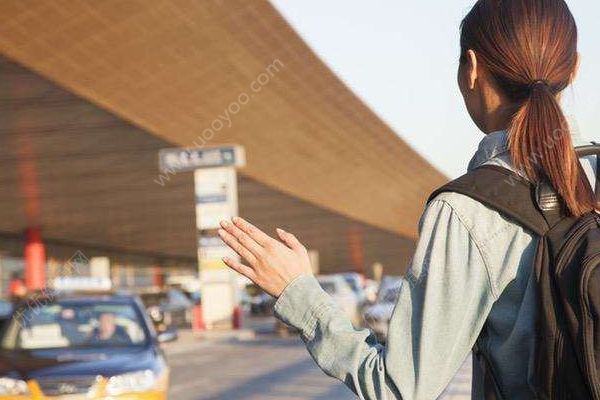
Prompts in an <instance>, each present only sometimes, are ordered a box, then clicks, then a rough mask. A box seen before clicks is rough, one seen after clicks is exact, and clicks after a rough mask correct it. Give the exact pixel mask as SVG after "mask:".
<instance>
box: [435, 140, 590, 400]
mask: <svg viewBox="0 0 600 400" xmlns="http://www.w3.org/2000/svg"><path fill="white" fill-rule="evenodd" d="M576 151H577V154H578V156H579V157H586V156H591V155H597V156H598V161H597V163H596V164H597V171H596V189H595V190H596V197H597V198H598V199H599V200H600V145H599V144H594V145H588V146H583V147H578V148H577V149H576ZM442 192H456V193H460V194H463V195H466V196H469V197H471V198H473V199H475V200H477V201H479V202H481V203H483V204H484V205H486V206H488V207H490V208H492V209H494V210H496V211H498V212H499V213H501V214H502V215H503V216H505V217H507V218H509V219H511V220H512V221H515V222H516V223H518V224H519V225H521V226H522V227H523V228H525V229H528V230H529V231H531V232H534V233H535V234H536V235H537V236H539V238H540V239H539V242H538V245H537V250H536V255H535V258H534V268H535V270H534V273H535V279H536V284H537V292H538V315H537V320H536V338H535V346H536V347H535V350H534V351H535V369H534V376H533V378H534V382H533V384H534V390H535V392H536V398H537V399H541V400H547V399H552V400H563V399H576V400H580V399H581V400H583V399H593V400H600V214H598V213H596V212H590V213H588V214H586V215H584V216H582V217H580V218H575V217H572V216H569V215H568V214H567V212H566V211H565V207H564V205H563V203H562V201H561V199H560V197H559V196H558V195H557V194H556V192H555V191H554V190H553V189H552V187H551V186H550V185H549V184H539V185H534V184H532V183H531V182H529V181H528V180H526V179H524V178H522V177H521V176H520V175H518V174H516V173H514V172H512V171H509V170H507V169H505V168H501V167H498V166H492V165H483V166H480V167H479V168H476V169H474V170H473V171H471V172H469V173H467V174H466V175H463V176H462V177H460V178H458V179H456V180H454V181H452V182H450V183H448V184H446V185H445V186H443V187H441V188H439V189H438V190H436V191H435V192H433V194H432V195H431V197H430V198H429V201H431V200H433V198H434V197H436V196H437V195H438V194H440V193H442ZM473 354H474V356H475V357H476V358H477V359H478V360H479V362H480V363H481V367H482V369H483V374H484V390H485V398H486V399H489V400H492V399H507V398H506V397H505V396H504V395H503V393H502V388H501V387H500V385H498V383H497V382H498V380H497V379H496V378H497V377H496V376H495V375H494V371H493V366H492V365H491V364H490V363H489V362H488V360H487V359H486V357H485V356H484V355H483V353H481V352H480V351H479V349H477V346H475V348H474V351H473Z"/></svg>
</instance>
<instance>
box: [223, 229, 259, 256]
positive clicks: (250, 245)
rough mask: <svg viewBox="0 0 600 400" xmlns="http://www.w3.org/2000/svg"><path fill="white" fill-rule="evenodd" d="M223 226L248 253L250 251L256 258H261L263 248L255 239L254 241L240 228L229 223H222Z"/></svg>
mask: <svg viewBox="0 0 600 400" xmlns="http://www.w3.org/2000/svg"><path fill="white" fill-rule="evenodd" d="M221 226H222V227H223V229H224V230H225V231H226V232H227V233H229V234H230V235H231V236H233V237H235V238H236V240H237V241H238V242H239V243H240V244H241V245H242V246H244V247H245V248H246V249H247V250H248V251H250V253H252V254H253V255H254V256H255V257H259V256H260V255H261V254H262V252H263V248H262V246H261V245H260V244H258V243H257V242H256V241H255V240H254V239H252V238H251V237H250V236H249V235H248V234H247V233H246V232H244V231H242V230H241V229H240V228H238V227H237V226H236V225H234V224H232V223H231V222H229V221H221Z"/></svg>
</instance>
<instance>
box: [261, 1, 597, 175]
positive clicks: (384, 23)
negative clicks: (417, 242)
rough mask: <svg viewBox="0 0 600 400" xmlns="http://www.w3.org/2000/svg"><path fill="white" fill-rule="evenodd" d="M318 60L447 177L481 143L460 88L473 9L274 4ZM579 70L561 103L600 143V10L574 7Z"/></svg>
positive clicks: (461, 4)
mask: <svg viewBox="0 0 600 400" xmlns="http://www.w3.org/2000/svg"><path fill="white" fill-rule="evenodd" d="M271 2H272V3H273V4H274V5H275V7H276V8H277V9H278V10H279V12H281V14H283V16H284V17H285V18H286V19H287V20H288V22H289V23H290V24H291V25H292V26H293V27H294V29H295V30H296V31H297V32H298V33H299V34H300V35H301V36H302V38H303V39H304V40H305V41H306V42H307V44H308V45H309V46H310V47H311V48H312V49H313V50H314V51H315V52H316V53H317V54H318V55H319V57H320V58H321V59H322V60H323V61H324V62H325V63H326V64H327V65H328V66H329V67H330V68H331V69H332V70H333V71H334V72H335V73H336V74H337V75H338V77H339V78H340V79H341V80H342V81H344V82H345V83H346V85H348V86H349V87H350V88H351V89H352V90H353V91H354V92H355V93H356V94H357V95H358V96H359V97H360V98H361V99H362V100H363V101H364V102H365V103H366V104H367V105H368V106H369V107H370V108H371V109H372V110H373V111H374V112H375V113H376V114H377V115H379V117H381V118H382V119H383V120H384V121H385V122H386V123H387V124H388V125H390V126H391V127H392V129H393V130H394V131H395V132H396V133H397V134H398V135H399V136H400V137H402V139H404V140H405V141H407V142H408V143H409V144H410V145H411V146H412V147H413V148H414V149H415V150H417V151H418V152H419V153H420V154H421V155H423V156H424V157H425V158H427V159H428V160H429V161H430V162H431V163H432V164H433V165H435V166H436V167H437V168H439V169H440V170H441V171H442V172H443V173H445V174H446V175H447V176H448V177H450V178H453V177H457V176H459V175H461V174H462V173H464V171H465V169H466V165H467V163H468V161H469V159H470V158H471V156H472V154H473V152H474V151H475V150H476V149H477V144H478V143H479V141H480V140H481V138H483V134H482V133H481V132H480V131H479V130H478V129H477V127H476V126H475V125H474V124H473V122H472V121H471V119H470V118H469V116H468V114H467V111H466V109H465V107H464V103H463V101H462V98H461V96H460V92H459V90H458V86H457V83H456V71H457V68H458V55H459V25H460V21H461V20H462V18H463V17H464V16H465V15H466V14H467V12H468V11H469V9H470V7H471V6H472V5H473V4H474V0H432V1H415V0H413V1H406V0H370V1H365V0H327V1H324V0H271ZM567 3H568V4H569V6H570V7H571V11H572V12H573V14H574V15H575V19H576V20H577V23H578V27H579V52H580V54H581V68H580V71H579V76H578V79H577V81H576V83H575V84H574V85H573V86H572V87H571V88H569V89H567V90H566V92H565V94H564V95H563V106H564V108H565V112H566V113H567V115H568V116H569V118H570V119H571V120H572V125H573V128H574V129H577V130H578V131H579V132H580V133H581V135H583V136H584V137H587V138H589V139H599V140H600V123H599V122H600V22H599V21H600V1H598V0H570V1H569V0H567Z"/></svg>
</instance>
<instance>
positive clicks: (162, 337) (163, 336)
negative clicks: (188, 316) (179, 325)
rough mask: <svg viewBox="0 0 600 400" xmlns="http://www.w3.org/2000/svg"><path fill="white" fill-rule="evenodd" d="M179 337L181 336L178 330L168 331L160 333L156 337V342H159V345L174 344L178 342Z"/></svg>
mask: <svg viewBox="0 0 600 400" xmlns="http://www.w3.org/2000/svg"><path fill="white" fill-rule="evenodd" d="M178 337H179V335H178V334H177V330H175V329H168V330H166V331H164V332H161V333H159V334H158V335H157V336H156V340H158V343H167V342H174V341H175V340H177V338H178Z"/></svg>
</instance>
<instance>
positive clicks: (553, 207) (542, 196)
mask: <svg viewBox="0 0 600 400" xmlns="http://www.w3.org/2000/svg"><path fill="white" fill-rule="evenodd" d="M535 197H536V201H537V205H538V207H539V208H540V210H542V211H544V212H553V211H560V210H561V197H560V195H559V194H558V193H556V190H554V188H553V187H552V185H550V184H549V183H547V182H545V181H544V182H540V183H539V184H538V185H537V186H536V187H535Z"/></svg>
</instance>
